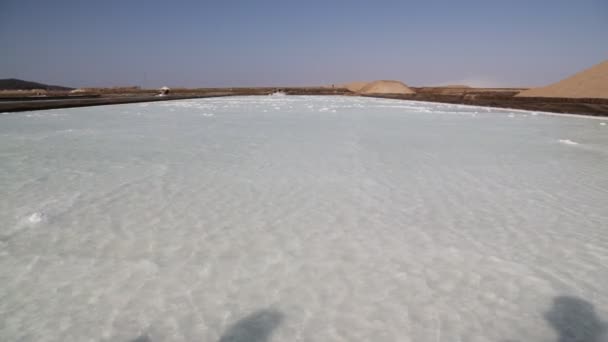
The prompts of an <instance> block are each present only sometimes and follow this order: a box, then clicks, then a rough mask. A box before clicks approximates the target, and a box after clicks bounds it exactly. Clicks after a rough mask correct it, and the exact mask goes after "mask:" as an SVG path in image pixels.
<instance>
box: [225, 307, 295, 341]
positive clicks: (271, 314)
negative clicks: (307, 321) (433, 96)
mask: <svg viewBox="0 0 608 342" xmlns="http://www.w3.org/2000/svg"><path fill="white" fill-rule="evenodd" d="M282 320H283V314H282V313H281V312H279V311H276V310H272V309H265V310H259V311H256V312H254V313H252V314H250V315H249V316H247V317H244V318H241V319H240V320H238V321H237V322H236V323H234V324H233V325H231V326H230V327H229V328H228V330H226V332H225V333H224V334H223V335H222V337H221V338H220V340H219V342H267V341H270V336H271V335H272V332H273V331H274V329H276V328H277V327H278V326H279V324H281V321H282Z"/></svg>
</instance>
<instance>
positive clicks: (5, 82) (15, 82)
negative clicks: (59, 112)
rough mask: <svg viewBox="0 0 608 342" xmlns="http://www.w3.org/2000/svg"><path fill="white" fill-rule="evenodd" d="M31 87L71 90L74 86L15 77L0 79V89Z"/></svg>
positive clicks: (27, 88)
mask: <svg viewBox="0 0 608 342" xmlns="http://www.w3.org/2000/svg"><path fill="white" fill-rule="evenodd" d="M32 89H44V90H72V89H74V88H68V87H62V86H56V85H49V84H43V83H37V82H30V81H24V80H19V79H16V78H5V79H0V90H32Z"/></svg>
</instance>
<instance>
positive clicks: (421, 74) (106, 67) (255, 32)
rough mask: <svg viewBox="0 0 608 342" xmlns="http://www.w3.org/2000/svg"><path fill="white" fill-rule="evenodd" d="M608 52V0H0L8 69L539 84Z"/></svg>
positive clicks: (111, 81) (87, 78)
mask: <svg viewBox="0 0 608 342" xmlns="http://www.w3.org/2000/svg"><path fill="white" fill-rule="evenodd" d="M605 59H608V0H576V1H575V0H445V1H433V0H416V1H406V0H402V1H380V0H377V1H372V0H369V1H357V0H350V1H340V0H333V1H332V0H325V1H317V0H297V1H293V0H282V1H270V0H269V1H264V0H259V1H255V0H243V1H236V0H215V1H169V0H165V1H156V0H148V1H136V0H121V1H114V0H104V1H86V0H74V1H69V0H53V1H50V0H40V1H30V0H0V78H9V77H14V78H22V79H26V80H32V81H40V82H44V83H51V84H59V85H67V86H72V87H82V86H118V85H140V86H145V87H158V86H162V85H168V86H188V87H192V86H200V87H208V86H239V85H241V86H254V85H259V86H262V85H267V86H281V85H284V86H287V85H321V84H331V83H341V82H348V81H357V80H375V79H398V80H401V81H404V82H405V83H407V84H410V85H437V84H450V83H452V84H453V83H467V84H471V85H478V86H538V85H544V84H547V83H550V82H554V81H557V80H559V79H561V78H563V77H565V76H568V75H570V74H572V73H575V72H577V71H580V70H581V69H585V68H587V67H589V66H592V65H594V64H596V63H599V62H601V61H602V60H605Z"/></svg>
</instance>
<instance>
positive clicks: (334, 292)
mask: <svg viewBox="0 0 608 342" xmlns="http://www.w3.org/2000/svg"><path fill="white" fill-rule="evenodd" d="M210 113H213V116H212V117H211V116H210V115H209V114H210ZM522 113H523V114H524V115H519V114H522ZM529 114H532V115H529ZM535 114H537V113H526V112H521V111H517V112H516V111H509V110H499V109H488V108H475V107H468V106H459V105H449V104H432V103H422V102H408V101H396V100H383V99H370V98H356V97H306V96H303V97H293V96H265V97H233V98H216V99H202V100H184V101H167V102H155V103H146V104H129V105H117V106H101V107H89V108H76V109H61V110H49V111H40V112H32V113H22V114H8V115H2V117H0V162H1V164H0V193H1V195H0V223H1V225H0V284H1V285H0V340H2V341H85V340H95V341H134V340H138V339H139V341H223V342H224V341H247V340H256V341H266V340H268V341H270V340H272V341H450V342H451V341H558V340H559V341H568V338H572V339H574V338H578V340H580V341H602V339H603V338H604V337H603V336H601V330H600V328H599V327H600V326H601V325H600V324H601V323H602V322H605V321H606V320H607V313H608V287H607V286H606V284H608V230H607V227H608V173H607V172H606V171H607V170H608V135H607V134H606V132H605V130H602V129H598V125H597V122H596V121H593V120H589V119H586V118H580V117H559V116H548V115H542V113H539V115H535ZM510 116H513V117H517V120H513V119H512V118H510ZM563 137H568V139H570V141H576V142H580V144H581V145H580V146H579V148H565V147H564V146H563V145H561V144H559V143H556V142H558V141H559V140H560V139H563ZM28 221H29V222H28ZM24 222H25V223H24ZM560 338H561V339H560Z"/></svg>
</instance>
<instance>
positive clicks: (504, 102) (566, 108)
mask: <svg viewBox="0 0 608 342" xmlns="http://www.w3.org/2000/svg"><path fill="white" fill-rule="evenodd" d="M413 89H415V90H416V94H374V95H360V94H357V93H353V92H351V91H349V90H347V89H345V88H332V87H293V88H291V87H289V88H224V89H222V88H214V89H176V90H175V91H172V93H171V94H170V95H168V96H155V95H156V92H155V91H154V90H141V91H138V92H134V93H113V94H112V93H110V94H93V95H80V96H67V95H66V94H57V95H55V96H53V95H49V96H46V97H36V98H32V97H21V98H19V97H14V96H13V97H10V98H7V97H5V98H2V97H0V113H3V112H21V111H35V110H47V109H60V108H73V107H87V106H101V105H113V104H127V103H138V102H155V101H170V100H183V99H197V98H209V97H222V96H239V95H268V94H271V93H273V92H275V91H283V92H285V93H286V94H288V95H345V96H365V97H375V98H388V99H396V100H409V101H422V102H437V103H450V104H460V105H470V106H479V107H490V108H501V109H513V110H527V111H537V112H544V113H551V114H575V115H587V116H596V117H608V99H575V98H544V97H542V98H541V97H515V96H514V95H515V94H517V92H518V90H515V89H509V88H443V87H419V88H413Z"/></svg>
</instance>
